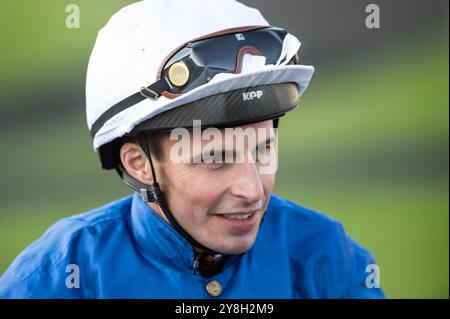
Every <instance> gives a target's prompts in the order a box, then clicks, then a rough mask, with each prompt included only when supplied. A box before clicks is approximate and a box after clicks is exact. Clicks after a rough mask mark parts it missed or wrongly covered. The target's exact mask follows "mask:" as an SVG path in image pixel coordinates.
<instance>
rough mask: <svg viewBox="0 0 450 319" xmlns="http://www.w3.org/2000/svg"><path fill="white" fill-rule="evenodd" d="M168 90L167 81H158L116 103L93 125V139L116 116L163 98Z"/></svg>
mask: <svg viewBox="0 0 450 319" xmlns="http://www.w3.org/2000/svg"><path fill="white" fill-rule="evenodd" d="M168 89H170V85H169V83H168V82H167V81H166V80H165V79H161V80H158V81H156V82H155V83H153V84H151V85H149V86H143V87H142V88H141V90H140V91H139V92H136V93H134V94H133V95H131V96H129V97H127V98H126V99H124V100H122V101H120V102H118V103H116V104H115V105H113V106H111V107H110V108H109V109H108V110H106V111H105V112H104V113H103V114H102V115H100V117H99V118H98V119H97V120H96V121H95V122H94V124H92V127H91V137H92V138H94V137H95V135H96V134H97V132H98V131H99V130H100V129H101V128H102V127H103V125H105V123H106V122H107V121H109V120H110V119H111V118H113V117H114V116H115V115H117V114H119V113H120V112H122V111H124V110H126V109H128V108H130V107H132V106H133V105H135V104H138V103H139V102H142V101H143V100H145V99H147V98H149V99H152V100H156V99H158V98H159V97H160V96H161V93H162V92H164V91H167V90H168Z"/></svg>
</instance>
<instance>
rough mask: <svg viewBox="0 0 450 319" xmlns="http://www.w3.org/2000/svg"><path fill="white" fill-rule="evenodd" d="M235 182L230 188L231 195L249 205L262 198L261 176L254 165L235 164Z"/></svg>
mask: <svg viewBox="0 0 450 319" xmlns="http://www.w3.org/2000/svg"><path fill="white" fill-rule="evenodd" d="M235 167H236V171H235V178H236V179H235V181H234V183H233V185H232V187H231V191H232V195H234V196H237V197H241V198H244V199H246V200H247V201H249V202H250V203H257V202H258V201H260V200H262V199H263V198H264V188H263V185H262V183H261V176H260V175H259V173H258V168H257V166H256V164H255V163H249V162H245V163H240V164H236V165H235Z"/></svg>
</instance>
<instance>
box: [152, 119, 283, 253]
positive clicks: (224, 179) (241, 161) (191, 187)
mask: <svg viewBox="0 0 450 319" xmlns="http://www.w3.org/2000/svg"><path fill="white" fill-rule="evenodd" d="M240 128H241V129H242V131H244V132H247V133H248V132H249V131H253V132H254V133H255V136H256V139H253V140H254V141H255V140H256V143H255V142H251V138H244V139H243V143H241V145H236V144H239V143H236V139H235V140H234V143H232V144H234V145H231V144H230V143H229V142H230V140H229V139H228V140H227V139H226V138H227V137H226V134H227V133H226V132H225V131H226V130H224V129H222V130H220V132H221V133H222V134H221V139H220V140H219V143H218V144H220V145H221V147H222V151H226V152H224V153H222V152H220V156H215V157H214V158H215V159H216V161H217V159H219V158H220V159H221V160H222V163H215V162H213V163H205V161H201V160H199V157H201V155H202V154H203V155H205V151H206V152H207V153H208V154H212V152H211V151H210V149H209V150H208V149H207V148H206V147H205V146H206V145H207V144H208V143H209V141H208V140H203V139H202V140H200V141H198V140H197V141H195V140H194V138H192V139H191V143H190V148H189V150H190V154H189V158H190V160H189V162H187V163H179V162H176V161H174V160H173V156H171V154H170V150H171V149H173V147H175V145H176V144H177V143H179V140H171V139H170V138H169V137H167V138H164V139H163V140H162V142H161V143H162V145H161V146H162V149H163V150H164V159H163V160H162V161H160V162H156V163H155V168H156V174H157V179H158V182H159V184H160V186H161V189H162V191H163V193H164V194H165V197H166V200H167V203H168V208H169V209H170V210H171V212H172V214H173V215H174V216H175V218H176V219H177V221H178V222H179V223H180V225H181V226H182V227H183V228H184V229H185V230H186V231H187V232H188V233H189V234H190V235H191V236H193V237H194V238H195V239H196V240H197V241H198V242H200V243H201V244H203V245H204V246H206V247H209V248H211V249H213V250H216V251H218V252H221V253H225V254H239V253H243V252H245V251H247V250H248V249H250V248H251V247H252V245H253V243H254V241H255V239H256V235H257V232H258V229H259V225H260V223H261V219H262V217H263V214H264V212H265V210H266V207H267V205H268V199H269V197H270V194H271V192H272V189H273V186H274V182H275V170H276V152H275V139H276V133H275V132H274V130H273V121H272V120H269V121H264V122H259V123H255V124H251V125H246V126H241V127H240ZM242 131H241V132H242ZM233 134H237V135H239V133H236V132H234V133H233ZM248 136H250V135H248ZM241 137H242V134H241ZM227 141H228V143H227ZM241 141H242V139H241ZM216 142H218V141H217V138H216ZM210 145H211V144H210ZM216 145H217V144H216ZM257 145H258V146H257ZM199 146H200V147H199ZM215 154H216V155H217V153H215ZM256 154H259V155H256ZM230 156H232V157H231V158H230ZM269 158H270V161H271V162H270V165H271V166H272V167H273V166H274V164H275V169H272V170H264V169H261V168H262V166H265V167H266V168H267V167H268V166H269V164H267V162H268V159H269ZM262 159H263V160H262ZM230 162H231V163H230ZM274 162H275V163H274ZM152 205H154V204H151V207H152V208H154V207H153V206H152ZM156 211H159V210H156ZM163 218H164V216H163Z"/></svg>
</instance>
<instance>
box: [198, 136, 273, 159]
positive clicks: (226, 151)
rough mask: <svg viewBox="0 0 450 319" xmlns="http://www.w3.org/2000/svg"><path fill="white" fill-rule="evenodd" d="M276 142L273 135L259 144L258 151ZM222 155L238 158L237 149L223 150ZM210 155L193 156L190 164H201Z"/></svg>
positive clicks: (199, 154)
mask: <svg viewBox="0 0 450 319" xmlns="http://www.w3.org/2000/svg"><path fill="white" fill-rule="evenodd" d="M274 142H275V136H274V135H271V136H269V137H268V138H266V140H265V141H264V142H261V143H259V144H258V145H257V146H256V149H260V148H261V147H265V146H267V145H271V144H272V143H274ZM220 153H221V155H222V159H223V158H225V156H226V155H227V154H230V153H231V154H233V157H234V156H236V150H235V149H222V150H221V151H220ZM207 155H209V154H207V153H204V152H200V153H198V154H195V155H193V156H191V158H190V163H196V162H201V161H202V157H204V156H207Z"/></svg>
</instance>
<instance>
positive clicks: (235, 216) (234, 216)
mask: <svg viewBox="0 0 450 319" xmlns="http://www.w3.org/2000/svg"><path fill="white" fill-rule="evenodd" d="M254 214H256V211H255V212H251V213H242V214H239V213H235V214H222V215H220V216H221V217H224V218H226V219H230V220H245V219H249V218H251V217H252V216H253V215H254Z"/></svg>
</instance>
